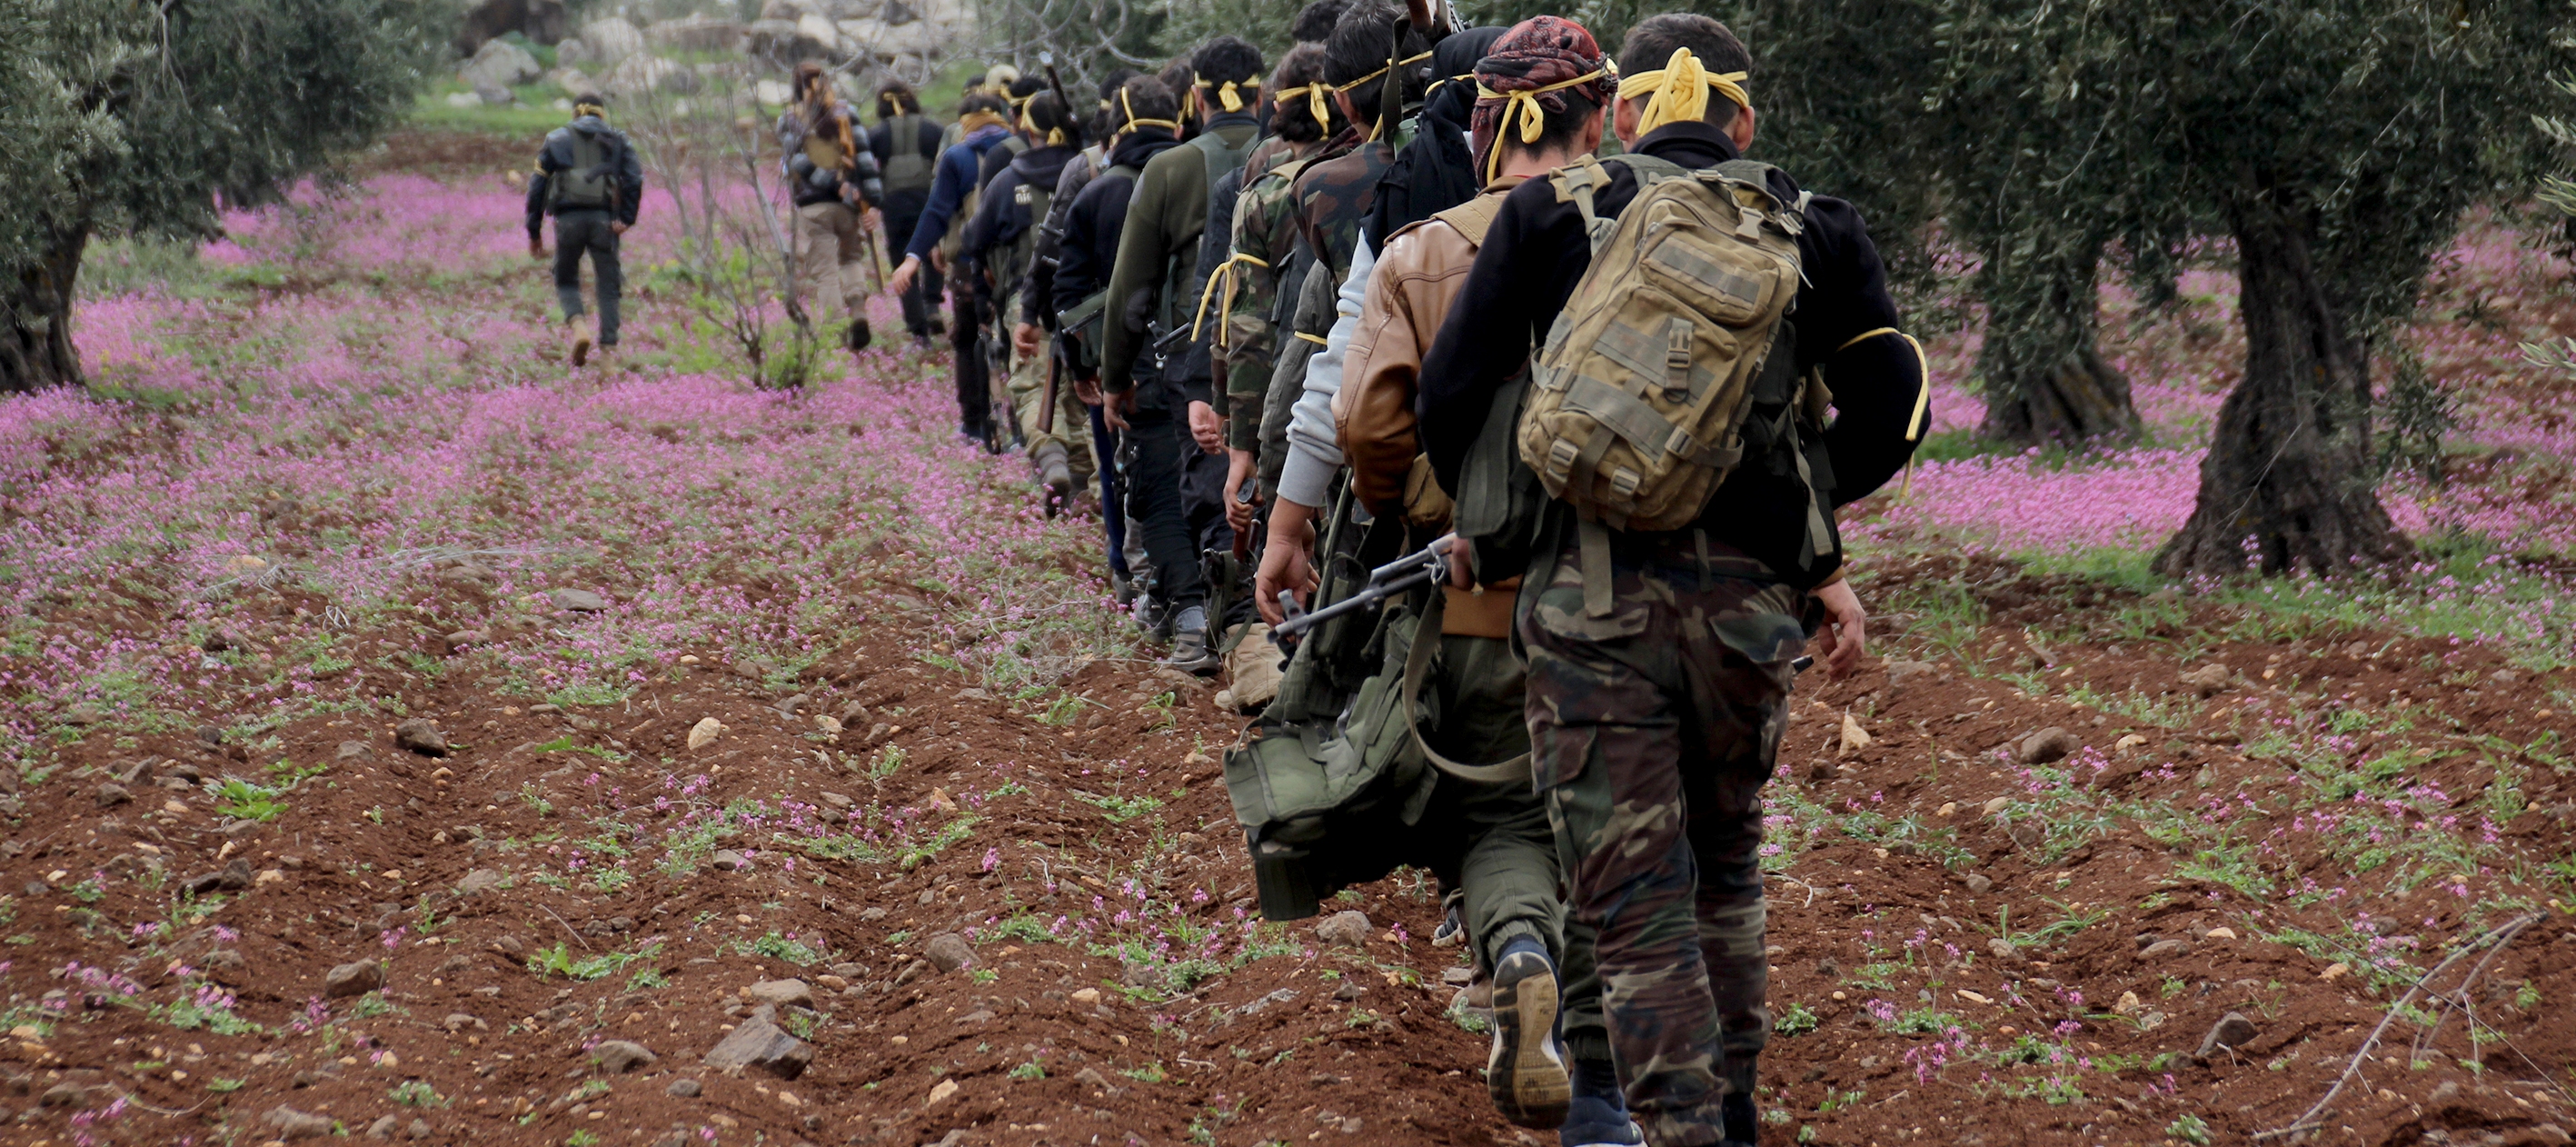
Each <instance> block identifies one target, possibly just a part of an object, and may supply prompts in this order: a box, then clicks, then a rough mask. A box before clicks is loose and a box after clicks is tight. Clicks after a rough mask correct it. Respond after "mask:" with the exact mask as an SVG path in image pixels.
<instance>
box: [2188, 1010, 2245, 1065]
mask: <svg viewBox="0 0 2576 1147" xmlns="http://www.w3.org/2000/svg"><path fill="white" fill-rule="evenodd" d="M2261 1034H2262V1032H2260V1031H2259V1030H2257V1029H2256V1028H2255V1027H2254V1021H2252V1020H2249V1019H2247V1018H2245V1014H2244V1013H2243V1012H2229V1013H2227V1014H2226V1015H2224V1016H2221V1017H2219V1020H2218V1022H2217V1023H2216V1024H2214V1025H2212V1026H2211V1027H2210V1029H2209V1034H2208V1035H2205V1036H2202V1037H2200V1050H2199V1051H2197V1052H2194V1053H2192V1054H2194V1055H2196V1056H2199V1057H2200V1058H2202V1059H2208V1058H2209V1057H2210V1056H2211V1055H2213V1054H2215V1053H2217V1052H2218V1051H2219V1050H2220V1049H2222V1048H2226V1049H2234V1048H2240V1047H2243V1046H2245V1045H2246V1044H2249V1043H2252V1042H2254V1037H2255V1036H2258V1035H2261Z"/></svg>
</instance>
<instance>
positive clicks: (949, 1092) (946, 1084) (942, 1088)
mask: <svg viewBox="0 0 2576 1147" xmlns="http://www.w3.org/2000/svg"><path fill="white" fill-rule="evenodd" d="M955 1094H957V1081H956V1080H953V1079H943V1080H940V1081H939V1082H938V1084H937V1085H935V1086H933V1087H932V1088H931V1089H930V1098H929V1100H928V1101H927V1102H925V1103H924V1104H923V1106H925V1107H937V1106H939V1105H940V1104H941V1103H944V1102H946V1101H947V1100H948V1098H949V1097H950V1096H953V1095H955Z"/></svg>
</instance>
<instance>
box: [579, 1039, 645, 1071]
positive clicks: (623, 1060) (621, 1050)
mask: <svg viewBox="0 0 2576 1147" xmlns="http://www.w3.org/2000/svg"><path fill="white" fill-rule="evenodd" d="M590 1057H591V1058H592V1059H594V1060H597V1061H599V1069H600V1070H601V1071H605V1072H607V1073H608V1074H610V1075H624V1074H626V1073H627V1072H630V1071H633V1070H635V1069H637V1068H640V1067H646V1066H649V1065H651V1064H652V1063H653V1061H655V1060H658V1059H660V1058H662V1057H661V1056H658V1055H655V1054H653V1049H651V1048H649V1047H646V1046H644V1045H643V1044H640V1043H636V1042H635V1041H633V1040H624V1039H611V1040H601V1041H600V1042H599V1044H598V1046H596V1047H593V1048H591V1049H590Z"/></svg>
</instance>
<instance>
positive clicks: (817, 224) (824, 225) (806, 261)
mask: <svg viewBox="0 0 2576 1147" xmlns="http://www.w3.org/2000/svg"><path fill="white" fill-rule="evenodd" d="M867 257H868V246H867V241H866V237H865V235H864V234H863V233H862V232H861V230H860V227H859V213H858V212H857V211H854V210H852V209H850V207H849V206H848V205H846V204H840V203H808V204H806V205H805V206H803V207H799V208H797V209H796V293H797V294H798V295H801V296H803V297H804V299H805V302H806V305H807V306H809V307H810V308H812V317H813V318H814V320H815V321H816V322H821V321H823V319H824V317H825V312H826V311H828V310H829V309H830V308H832V307H836V306H837V307H839V308H841V312H842V314H843V315H844V316H846V317H848V318H853V319H855V318H859V317H860V316H862V315H865V314H866V313H867V311H866V307H867V302H868V276H867V272H866V271H865V270H864V269H863V268H862V266H861V264H862V263H864V262H866V260H867Z"/></svg>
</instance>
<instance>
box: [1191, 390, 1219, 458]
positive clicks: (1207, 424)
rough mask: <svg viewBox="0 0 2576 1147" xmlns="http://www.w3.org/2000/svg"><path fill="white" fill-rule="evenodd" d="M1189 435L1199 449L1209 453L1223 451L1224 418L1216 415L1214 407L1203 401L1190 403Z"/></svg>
mask: <svg viewBox="0 0 2576 1147" xmlns="http://www.w3.org/2000/svg"><path fill="white" fill-rule="evenodd" d="M1190 437H1191V438H1193V439H1196V440H1197V441H1198V444H1199V449H1201V450H1204V451H1207V452H1208V453H1210V454H1223V453H1225V420H1224V419H1222V418H1219V417H1217V416H1216V408H1215V407H1213V406H1210V405H1208V404H1207V403H1204V402H1192V403H1190Z"/></svg>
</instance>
